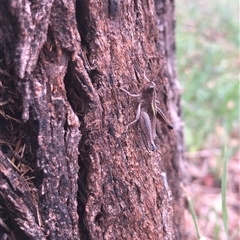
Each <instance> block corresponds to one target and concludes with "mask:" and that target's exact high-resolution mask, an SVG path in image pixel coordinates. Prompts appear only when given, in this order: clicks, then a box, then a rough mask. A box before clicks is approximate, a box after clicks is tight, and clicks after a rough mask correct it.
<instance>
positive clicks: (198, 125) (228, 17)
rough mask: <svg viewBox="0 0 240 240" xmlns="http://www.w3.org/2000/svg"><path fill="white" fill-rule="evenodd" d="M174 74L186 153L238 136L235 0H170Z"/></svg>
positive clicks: (218, 146) (214, 146)
mask: <svg viewBox="0 0 240 240" xmlns="http://www.w3.org/2000/svg"><path fill="white" fill-rule="evenodd" d="M175 4H176V8H175V12H176V21H177V27H176V43H177V65H178V66H177V67H178V76H179V80H180V83H181V86H182V88H183V95H182V108H183V119H184V122H185V143H186V150H187V152H192V151H199V150H202V149H221V150H223V149H224V144H225V142H226V143H227V145H228V149H229V151H230V155H232V154H233V153H234V151H235V150H236V148H237V146H238V137H239V132H238V131H239V63H240V62H239V61H240V60H239V8H238V1H237V0H231V1H228V0H218V1H207V0H199V1H194V0H181V1H180V0H176V2H175Z"/></svg>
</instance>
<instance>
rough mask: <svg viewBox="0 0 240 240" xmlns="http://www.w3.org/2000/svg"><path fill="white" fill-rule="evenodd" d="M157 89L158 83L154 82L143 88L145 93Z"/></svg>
mask: <svg viewBox="0 0 240 240" xmlns="http://www.w3.org/2000/svg"><path fill="white" fill-rule="evenodd" d="M155 89H156V85H155V83H154V82H149V83H148V84H147V85H146V86H145V87H144V88H143V94H154V92H155Z"/></svg>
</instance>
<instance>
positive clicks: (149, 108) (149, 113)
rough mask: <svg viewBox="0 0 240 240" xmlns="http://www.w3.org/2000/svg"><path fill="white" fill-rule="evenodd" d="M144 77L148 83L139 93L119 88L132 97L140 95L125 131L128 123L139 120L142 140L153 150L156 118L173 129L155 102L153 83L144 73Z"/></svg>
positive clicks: (154, 86) (154, 148)
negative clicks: (132, 117)
mask: <svg viewBox="0 0 240 240" xmlns="http://www.w3.org/2000/svg"><path fill="white" fill-rule="evenodd" d="M144 77H145V78H146V79H147V81H148V84H147V85H146V86H145V87H144V88H143V89H142V91H141V93H140V94H131V93H130V92H128V91H127V90H126V89H123V88H120V90H122V91H124V92H126V93H127V94H128V95H130V96H132V97H140V102H139V104H138V108H137V114H136V118H135V120H134V121H132V122H130V123H129V124H128V125H127V126H126V131H127V130H128V128H129V126H130V125H132V124H134V123H136V122H137V121H139V123H140V127H141V130H142V132H143V135H144V139H143V140H144V143H145V145H146V146H147V148H148V149H151V150H152V151H155V150H156V149H157V147H156V145H155V143H154V139H155V137H156V119H158V120H160V121H162V122H163V123H164V124H166V125H167V127H168V128H169V129H173V125H172V124H171V123H170V121H169V120H168V119H167V117H166V116H165V115H164V113H163V112H162V110H161V109H160V108H159V107H158V106H157V103H159V101H158V100H157V99H156V85H155V83H154V82H150V81H149V79H148V78H147V77H146V76H145V74H144Z"/></svg>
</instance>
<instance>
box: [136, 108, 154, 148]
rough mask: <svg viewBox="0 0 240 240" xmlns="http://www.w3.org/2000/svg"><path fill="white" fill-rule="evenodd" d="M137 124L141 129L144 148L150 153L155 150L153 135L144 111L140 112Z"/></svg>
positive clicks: (149, 120)
mask: <svg viewBox="0 0 240 240" xmlns="http://www.w3.org/2000/svg"><path fill="white" fill-rule="evenodd" d="M139 123H140V127H141V134H142V140H143V142H144V144H145V146H146V148H147V149H148V150H149V149H150V150H152V151H155V150H156V149H157V147H156V145H155V143H154V136H153V135H154V133H153V129H152V124H151V119H150V117H149V115H148V114H147V113H146V112H145V111H141V114H140V118H139Z"/></svg>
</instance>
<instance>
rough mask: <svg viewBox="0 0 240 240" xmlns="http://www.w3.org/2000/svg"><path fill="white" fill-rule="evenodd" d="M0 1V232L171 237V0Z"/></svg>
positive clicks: (175, 223)
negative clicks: (149, 91) (137, 95)
mask: <svg viewBox="0 0 240 240" xmlns="http://www.w3.org/2000/svg"><path fill="white" fill-rule="evenodd" d="M0 3H1V6H0V11H1V36H0V57H1V62H0V71H1V86H0V87H1V88H0V89H1V102H0V107H1V110H0V123H1V126H0V127H1V128H0V134H1V135H0V136H1V138H0V144H1V151H0V182H1V184H0V204H1V212H0V216H1V219H2V220H3V221H2V223H1V224H0V225H1V226H0V237H2V238H1V239H51V240H53V239H58V240H59V239H71V240H73V239H81V240H83V239H93V240H99V239H181V236H183V235H182V234H183V230H182V226H183V223H184V220H183V217H182V216H183V211H184V206H183V199H182V196H181V189H180V182H181V171H180V163H181V161H182V156H183V138H182V125H181V119H180V115H181V109H180V104H179V99H180V94H179V87H178V82H177V77H176V71H175V46H174V19H173V2H172V1H170V0H167V1H163V0H155V2H154V1H151V0H145V1H140V0H134V1H117V0H108V1H107V0H104V1H97V0H88V1H87V0H82V1H80V0H77V1H76V2H75V1H73V0H69V1H61V0H55V1H53V0H42V1H22V0H11V1H9V0H1V1H0ZM153 82H154V83H155V85H154V84H153ZM149 84H150V85H151V89H152V90H154V91H153V92H151V94H150V95H148V96H150V97H143V96H145V95H146V94H147V90H146V85H149ZM126 91H128V92H130V93H131V94H135V95H136V94H139V93H142V95H139V96H140V97H132V96H130V95H129V94H128V93H127V92H126ZM145 93H146V94H145ZM155 93H156V100H157V101H155V98H154V97H153V96H154V94H155ZM140 102H141V104H142V105H141V106H142V108H141V111H140V112H139V114H137V109H138V105H139V103H140ZM156 105H157V106H158V108H159V109H161V111H162V112H163V114H164V115H165V116H166V117H167V118H168V119H169V121H170V122H171V123H173V125H174V129H173V130H169V129H168V127H167V124H166V123H165V122H164V119H162V122H159V121H158V119H157V120H156V116H158V113H159V112H161V111H160V110H159V112H155V110H157V107H156ZM146 106H150V110H149V108H146ZM145 110H146V111H145ZM136 115H139V121H136V123H135V124H132V125H130V126H129V127H128V130H127V131H126V125H128V124H129V123H130V122H132V121H133V120H134V119H135V118H136ZM155 121H157V122H156V132H157V137H155V135H154V127H155ZM153 150H155V151H153Z"/></svg>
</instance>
